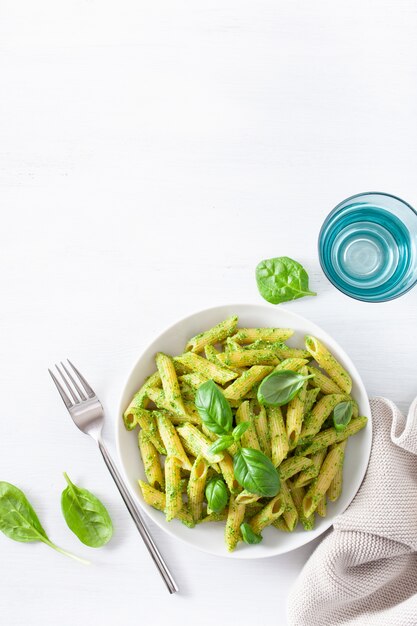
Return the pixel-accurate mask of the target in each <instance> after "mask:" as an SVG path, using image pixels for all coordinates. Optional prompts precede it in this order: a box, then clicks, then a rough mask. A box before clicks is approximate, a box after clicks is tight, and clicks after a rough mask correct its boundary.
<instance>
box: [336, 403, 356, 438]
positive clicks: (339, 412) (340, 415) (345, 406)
mask: <svg viewBox="0 0 417 626" xmlns="http://www.w3.org/2000/svg"><path fill="white" fill-rule="evenodd" d="M352 415H353V402H351V401H350V400H348V401H347V402H339V404H336V406H335V407H334V409H333V424H334V427H335V429H336V430H337V432H341V431H342V430H345V428H346V426H347V425H348V424H349V422H350V420H351V419H352Z"/></svg>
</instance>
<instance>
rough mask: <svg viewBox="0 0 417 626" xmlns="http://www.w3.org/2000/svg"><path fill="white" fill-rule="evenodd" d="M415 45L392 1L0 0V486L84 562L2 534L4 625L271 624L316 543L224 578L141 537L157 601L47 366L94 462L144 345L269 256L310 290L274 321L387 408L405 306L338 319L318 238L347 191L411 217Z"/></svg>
mask: <svg viewBox="0 0 417 626" xmlns="http://www.w3.org/2000/svg"><path fill="white" fill-rule="evenodd" d="M416 28H417V12H416V7H415V2H414V1H413V0H397V1H396V2H393V1H391V0H390V1H388V0H379V2H373V1H370V0H369V1H368V0H351V1H350V2H348V3H342V2H334V0H319V1H317V2H309V1H307V0H300V1H296V2H284V1H283V0H259V1H257V2H252V1H250V0H211V1H209V2H201V0H200V1H199V0H196V1H195V2H187V1H185V0H181V1H174V2H172V1H168V0H146V1H144V0H136V1H133V0H119V1H118V2H116V1H115V0H113V1H112V0H68V1H67V2H65V3H64V2H56V0H37V1H36V2H33V1H32V0H20V1H19V0H0V54H1V57H0V62H1V65H0V84H1V98H0V131H1V132H0V135H1V140H0V207H1V209H0V210H1V228H0V262H1V274H0V293H1V314H0V346H1V352H2V358H1V360H0V379H1V381H2V394H1V400H2V402H1V421H0V478H1V479H2V480H8V481H10V482H13V483H15V484H17V485H19V486H20V487H21V488H22V489H24V491H25V492H26V493H27V494H28V496H29V497H30V499H31V501H32V503H33V504H34V505H35V507H36V509H37V510H38V512H39V515H40V517H41V520H42V522H43V523H44V525H45V528H46V530H47V532H48V533H49V535H50V536H51V538H52V539H53V540H55V541H56V542H57V543H58V544H59V545H62V546H64V547H66V548H68V549H72V550H73V551H74V552H76V553H78V554H82V555H88V556H91V559H92V560H93V562H94V564H93V565H92V566H91V567H89V568H84V567H82V566H80V565H78V564H76V563H73V562H71V561H69V560H67V559H65V558H64V557H61V556H60V555H57V554H56V553H54V552H52V551H51V550H48V549H47V548H46V547H44V546H42V545H35V544H33V545H24V544H18V543H14V542H12V541H9V540H8V539H6V538H5V537H3V535H1V536H0V551H1V560H0V586H1V596H2V602H1V606H2V617H1V622H2V623H3V624H7V626H17V625H18V626H21V625H22V626H28V625H30V626H47V625H48V626H49V625H51V626H52V625H53V626H56V625H57V624H59V626H70V625H71V626H72V625H73V624H83V625H84V624H90V623H100V625H101V626H114V625H116V624H123V625H124V626H136V625H137V624H142V623H143V624H144V623H148V624H155V625H156V626H160V625H162V624H165V623H166V621H167V619H168V618H169V619H170V623H171V624H178V625H179V624H183V623H184V622H185V621H186V622H188V623H197V624H199V626H205V625H209V624H213V623H214V622H216V623H222V624H225V623H227V622H228V623H230V624H240V625H242V626H249V625H251V624H253V623H255V622H257V621H259V620H261V621H262V622H264V623H267V622H268V623H272V624H279V625H281V624H285V608H284V607H285V601H286V596H287V592H288V589H289V588H290V586H291V584H292V583H293V581H294V580H295V578H296V576H297V574H298V573H299V571H300V569H301V567H302V565H303V563H304V562H305V560H306V559H307V558H308V556H309V554H310V553H311V551H312V550H313V548H314V545H310V546H308V547H305V548H302V549H300V550H298V551H297V552H295V553H292V554H289V555H286V556H283V557H280V558H275V559H270V560H265V561H261V562H242V561H239V562H233V561H231V560H219V559H217V558H214V557H213V558H211V557H210V556H207V555H205V554H203V553H199V552H196V551H194V550H192V549H187V548H186V547H184V545H180V544H176V543H175V542H174V541H173V540H172V539H171V538H169V537H167V536H166V535H165V534H164V533H163V532H162V531H160V530H159V529H157V528H152V531H153V533H154V536H155V539H156V540H157V542H158V544H159V545H160V547H161V550H162V551H163V553H164V555H165V556H166V558H167V560H168V562H169V563H170V565H171V566H172V569H173V570H174V572H175V574H176V577H177V578H178V581H179V584H180V587H181V593H180V594H178V595H176V596H173V597H169V596H168V594H167V593H166V591H165V589H164V587H163V585H162V583H161V581H160V580H159V578H158V576H157V574H156V571H155V570H154V566H153V564H152V563H151V561H150V559H149V558H148V555H147V553H146V550H145V548H144V546H143V545H142V543H141V540H140V538H139V536H138V534H137V532H136V530H135V528H134V526H133V523H132V522H131V520H130V518H129V516H128V514H127V512H126V510H125V508H124V506H123V504H122V502H121V500H120V498H119V495H118V493H117V492H116V490H115V488H114V486H113V484H112V481H111V478H110V476H109V475H108V474H107V471H106V469H105V466H104V464H103V463H102V460H101V458H100V456H99V454H98V453H97V452H96V450H95V449H94V447H93V444H92V442H90V441H89V440H88V439H87V438H86V437H83V436H82V435H81V434H80V433H79V432H78V431H77V430H76V428H74V427H73V425H72V424H71V423H70V421H69V418H68V417H67V415H66V414H65V412H64V408H63V405H62V403H61V401H60V399H59V398H58V396H57V394H56V392H55V389H54V388H53V387H52V384H51V381H50V379H49V377H48V375H47V372H46V368H47V366H48V365H50V364H51V363H53V362H54V361H56V360H58V359H61V358H64V357H66V356H67V355H68V356H70V357H72V359H73V360H74V361H75V363H77V364H78V365H79V366H80V368H81V369H82V371H83V372H84V373H85V374H86V375H87V377H88V379H89V380H90V379H91V381H92V383H93V385H94V387H95V388H96V391H97V393H98V394H99V395H100V397H101V398H102V399H103V401H104V404H105V406H106V408H107V411H108V420H107V424H106V432H105V434H106V439H107V440H108V441H109V444H110V445H111V444H112V441H113V433H114V422H115V420H116V407H117V402H118V397H119V394H120V391H121V388H122V385H123V381H124V379H125V377H126V375H127V373H128V371H129V368H130V366H131V365H132V363H133V361H134V360H135V359H136V358H137V356H138V355H139V354H140V353H141V351H142V350H143V348H144V347H145V346H146V345H147V344H148V343H149V342H150V340H151V339H152V338H153V337H154V336H155V335H156V334H157V333H159V332H160V331H161V330H163V329H164V327H165V326H167V325H169V324H171V323H172V322H174V321H176V320H177V319H178V318H180V317H182V316H184V315H186V314H188V313H190V312H192V311H194V310H197V309H201V308H205V307H208V306H212V305H215V304H221V303H226V302H251V303H257V302H261V298H260V296H259V295H258V293H257V289H256V285H255V280H254V269H255V266H256V264H257V262H258V261H259V260H261V259H263V258H268V257H271V256H278V255H284V254H287V255H289V256H292V257H294V258H296V259H298V260H299V261H301V262H302V263H303V264H304V265H305V266H306V268H307V269H308V271H309V273H310V276H311V283H312V287H313V288H314V289H315V290H317V292H318V294H319V295H318V297H317V298H309V299H304V300H299V301H298V302H294V303H291V304H289V305H288V306H289V307H290V308H291V309H292V310H294V311H296V312H298V313H300V314H302V315H305V316H307V317H309V318H311V319H312V320H314V321H315V322H316V323H318V324H320V325H322V326H323V328H325V329H326V330H327V331H328V332H329V333H330V334H332V335H333V336H334V337H335V338H336V339H337V340H338V341H339V342H340V343H341V345H342V346H344V347H345V348H346V349H347V350H348V352H349V354H350V355H351V356H352V358H353V360H354V361H355V362H356V364H357V366H358V368H359V371H360V372H361V374H362V376H363V379H364V382H365V385H366V386H367V389H368V392H369V394H370V395H373V394H383V395H387V396H389V397H391V398H392V399H393V400H395V401H396V402H398V404H399V405H400V407H401V408H402V409H404V410H406V408H407V406H408V404H409V403H410V401H411V399H412V398H413V396H414V395H415V393H416V392H417V360H416V358H415V347H416V342H417V324H416V316H417V290H414V291H412V292H410V293H408V294H407V295H406V296H405V297H403V298H402V299H400V300H396V301H393V302H390V303H387V304H381V305H367V304H363V303H360V302H356V301H354V300H350V299H348V298H346V297H345V296H343V295H342V294H340V293H338V292H337V291H336V290H335V289H334V288H333V287H332V286H331V285H330V284H329V283H328V282H327V281H326V279H325V278H324V276H323V274H322V272H321V270H320V268H319V263H318V258H317V253H316V241H317V234H318V230H319V228H320V225H321V223H322V221H323V219H324V217H325V215H326V214H327V213H328V212H329V210H330V209H331V208H332V207H333V206H334V205H335V204H336V203H337V202H338V201H339V200H341V199H343V198H345V197H346V196H348V195H351V194H352V193H356V192H359V191H368V190H382V191H388V192H391V193H394V194H398V195H400V196H402V197H404V199H406V200H408V201H409V202H410V203H411V204H413V205H414V206H416V205H417V188H416V184H415V172H416V165H417V125H416V108H417V83H416V80H415V77H416V72H417V44H416V39H415V32H416ZM64 470H66V471H67V472H68V473H69V475H70V476H71V477H72V478H73V479H74V481H76V482H78V483H80V484H82V485H85V486H86V487H88V488H89V489H91V490H93V491H94V492H95V493H97V494H98V495H99V496H100V497H101V498H102V499H103V500H104V501H105V502H106V504H107V505H108V508H109V510H110V512H111V515H112V517H113V519H114V523H115V528H116V531H115V537H114V540H113V541H112V542H111V544H110V545H109V546H108V547H107V548H105V549H103V550H99V551H93V550H90V549H88V548H86V547H84V546H82V545H81V544H80V543H79V542H78V540H77V539H76V537H75V536H73V535H72V534H70V532H69V531H68V530H67V529H66V526H65V524H64V522H63V519H62V517H61V513H60V503H59V500H60V493H61V490H62V489H63V487H64V481H63V478H62V474H61V473H62V471H64Z"/></svg>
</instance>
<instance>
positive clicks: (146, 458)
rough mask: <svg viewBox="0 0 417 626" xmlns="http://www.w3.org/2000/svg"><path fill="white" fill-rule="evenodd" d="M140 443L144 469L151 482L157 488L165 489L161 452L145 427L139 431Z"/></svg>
mask: <svg viewBox="0 0 417 626" xmlns="http://www.w3.org/2000/svg"><path fill="white" fill-rule="evenodd" d="M138 444H139V450H140V455H141V457H142V461H143V469H144V470H145V475H146V478H147V479H148V482H149V484H150V485H152V487H155V489H161V490H163V489H164V488H165V482H164V475H163V473H162V467H161V461H160V458H159V454H158V452H157V449H156V448H155V446H154V445H153V443H152V442H151V440H150V439H149V437H148V436H147V435H146V433H145V431H144V430H143V429H141V430H140V431H139V435H138Z"/></svg>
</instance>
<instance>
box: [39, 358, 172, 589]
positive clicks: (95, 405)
mask: <svg viewBox="0 0 417 626" xmlns="http://www.w3.org/2000/svg"><path fill="white" fill-rule="evenodd" d="M67 361H68V364H69V366H70V367H71V369H72V370H73V372H72V373H71V371H70V370H69V369H68V368H67V367H66V366H65V365H64V363H62V361H61V367H62V369H60V368H59V367H58V365H55V367H56V369H57V371H58V373H59V375H60V376H61V378H62V380H63V382H64V384H65V387H66V388H67V389H68V392H69V395H68V394H67V392H66V391H65V390H64V388H63V386H62V385H61V383H60V382H59V380H58V378H57V377H56V376H55V374H54V373H53V372H52V371H51V370H50V369H48V372H49V373H50V375H51V377H52V380H53V381H54V383H55V385H56V388H57V389H58V391H59V393H60V396H61V398H62V399H63V401H64V404H65V406H66V407H67V409H68V412H69V414H70V415H71V417H72V420H73V422H74V424H75V425H76V426H78V428H79V429H80V430H81V431H82V432H83V433H85V434H86V435H90V437H92V438H93V439H94V441H95V442H96V443H97V445H98V447H99V450H100V452H101V454H102V455H103V459H104V462H105V463H106V465H107V469H108V470H109V472H110V474H111V475H112V478H113V480H114V482H115V483H116V486H117V488H118V490H119V492H120V495H121V496H122V498H123V501H124V503H125V505H126V506H127V509H128V511H129V513H130V515H131V516H132V518H133V521H134V522H135V524H136V526H137V529H138V531H139V533H140V535H141V537H142V539H143V541H144V543H145V545H146V547H147V548H148V550H149V553H150V555H151V557H152V559H153V561H154V563H155V565H156V567H157V568H158V570H159V573H160V574H161V576H162V578H163V579H164V582H165V584H166V586H167V587H168V591H169V593H175V592H176V591H178V586H177V584H176V582H175V580H174V578H173V577H172V574H171V573H170V571H169V569H168V567H167V565H166V563H165V561H164V559H163V558H162V556H161V553H160V552H159V550H158V548H157V547H156V545H155V542H154V540H153V539H152V537H151V535H150V533H149V530H148V529H147V527H146V525H145V522H144V521H143V518H142V516H141V514H140V513H139V511H138V509H137V507H136V505H135V503H134V501H133V499H132V497H131V495H130V493H129V491H128V490H127V487H126V485H125V484H124V482H123V480H122V477H121V476H120V474H119V471H118V469H117V467H116V465H115V464H114V462H113V460H112V458H111V456H110V454H109V452H108V450H107V449H106V447H105V445H104V443H103V440H102V437H101V430H102V427H103V421H104V410H103V407H102V405H101V402H100V400H99V399H98V398H97V396H96V394H95V393H94V391H93V389H92V388H91V387H90V385H89V384H88V382H87V381H86V379H85V378H84V376H83V375H82V374H81V372H79V371H78V370H77V368H76V367H75V366H74V365H73V364H72V363H71V361H70V360H69V359H67ZM74 374H75V376H76V378H74ZM77 379H78V382H77Z"/></svg>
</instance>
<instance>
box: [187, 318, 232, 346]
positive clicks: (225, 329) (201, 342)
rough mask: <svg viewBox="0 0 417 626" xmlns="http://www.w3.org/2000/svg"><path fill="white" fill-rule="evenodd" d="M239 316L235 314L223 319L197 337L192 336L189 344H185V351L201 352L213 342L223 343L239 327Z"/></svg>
mask: <svg viewBox="0 0 417 626" xmlns="http://www.w3.org/2000/svg"><path fill="white" fill-rule="evenodd" d="M237 322H238V317H237V315H233V316H232V317H228V318H227V319H225V320H223V321H222V322H220V323H219V324H216V326H213V328H209V330H206V331H204V332H202V333H199V334H198V335H195V337H192V338H191V339H190V340H189V341H188V343H187V345H186V346H185V351H186V352H188V351H189V350H191V351H192V352H201V351H202V350H203V348H205V346H207V345H211V344H213V343H221V342H222V341H224V340H225V339H226V337H229V336H230V335H232V334H233V333H234V332H235V330H236V327H237Z"/></svg>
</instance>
